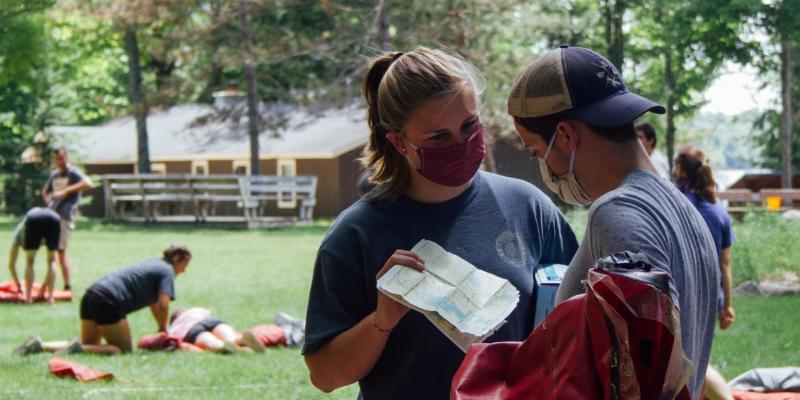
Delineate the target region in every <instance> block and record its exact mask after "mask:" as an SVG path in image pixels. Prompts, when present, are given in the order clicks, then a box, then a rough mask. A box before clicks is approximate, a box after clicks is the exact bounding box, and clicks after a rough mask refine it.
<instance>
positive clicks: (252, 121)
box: [239, 0, 261, 175]
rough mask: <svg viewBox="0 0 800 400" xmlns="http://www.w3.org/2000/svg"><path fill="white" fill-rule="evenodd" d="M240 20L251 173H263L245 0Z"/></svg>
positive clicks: (254, 73) (251, 48)
mask: <svg viewBox="0 0 800 400" xmlns="http://www.w3.org/2000/svg"><path fill="white" fill-rule="evenodd" d="M239 22H240V24H241V29H242V41H243V43H244V79H245V86H246V87H247V132H248V135H249V136H250V174H251V175H261V162H260V157H259V149H258V133H259V127H258V122H259V112H258V96H257V94H256V68H255V65H254V62H253V60H254V57H253V32H252V31H251V30H250V15H249V14H248V12H247V4H246V1H245V0H239Z"/></svg>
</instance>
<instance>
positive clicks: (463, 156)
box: [409, 124, 486, 187]
mask: <svg viewBox="0 0 800 400" xmlns="http://www.w3.org/2000/svg"><path fill="white" fill-rule="evenodd" d="M409 144H410V145H411V147H412V148H414V150H415V151H416V152H417V155H418V156H419V159H420V163H421V164H422V165H420V167H419V169H417V171H418V172H419V173H420V175H422V176H424V177H425V178H428V179H429V180H431V181H433V182H436V183H438V184H440V185H443V186H451V187H455V186H461V185H463V184H465V183H467V182H468V181H469V180H470V179H472V177H473V176H475V172H477V171H478V168H480V166H481V162H482V161H483V155H484V154H486V145H485V144H484V143H483V124H479V125H478V127H477V128H475V130H474V131H472V133H471V134H470V135H469V137H468V138H467V140H465V141H464V143H461V144H457V145H455V146H450V147H445V148H441V149H431V148H422V147H417V146H414V144H413V143H411V142H409Z"/></svg>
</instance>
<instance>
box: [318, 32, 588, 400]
mask: <svg viewBox="0 0 800 400" xmlns="http://www.w3.org/2000/svg"><path fill="white" fill-rule="evenodd" d="M363 89H364V97H365V98H366V102H367V108H368V112H367V115H368V125H369V128H370V137H369V142H368V144H367V146H366V148H365V151H364V157H363V160H362V161H363V164H364V167H365V169H368V170H370V171H372V175H371V177H370V181H371V182H372V183H373V184H374V185H375V187H374V188H373V189H372V190H371V191H370V192H369V193H368V194H367V195H366V196H364V197H363V198H362V199H360V200H359V201H357V202H356V203H355V204H353V205H352V206H351V207H349V208H348V209H347V210H345V211H344V212H342V214H341V215H339V217H338V219H337V220H336V222H335V223H334V224H333V226H332V227H331V229H330V230H329V231H328V233H327V235H326V236H325V238H324V239H323V241H322V244H321V245H320V248H319V250H318V253H317V259H316V263H315V266H314V276H313V280H312V284H311V293H310V296H309V304H308V311H307V317H306V342H305V345H304V346H303V354H304V356H305V360H306V364H307V365H308V368H309V371H310V375H311V382H312V383H313V384H314V386H316V387H317V388H319V389H321V390H323V391H325V392H330V391H332V390H334V389H336V388H339V387H342V386H346V385H349V384H352V383H355V382H358V383H359V386H360V389H361V397H362V398H364V399H371V398H398V399H400V398H402V399H411V398H413V399H426V398H447V397H448V396H449V390H450V382H451V380H452V377H453V375H454V373H455V371H456V370H457V369H458V366H459V365H460V363H461V361H462V360H463V358H464V353H463V352H462V351H461V350H460V349H459V348H458V347H456V345H454V344H453V343H452V342H450V341H449V339H447V337H445V336H444V335H443V334H442V333H441V332H439V331H438V330H437V328H436V327H434V325H433V324H431V323H430V322H429V321H428V320H427V319H426V318H425V316H423V315H422V314H420V313H417V312H410V313H409V312H408V311H409V309H408V308H407V307H405V306H404V305H402V304H400V303H397V302H395V301H393V300H391V299H390V298H389V297H387V296H385V295H383V294H381V293H380V292H378V291H377V290H376V280H377V278H379V277H380V276H382V275H383V274H384V273H385V272H386V271H387V270H388V269H390V268H391V267H393V266H395V265H402V266H405V267H408V268H413V269H416V270H423V269H424V268H425V265H424V262H423V260H422V259H421V258H420V257H418V256H417V255H416V254H414V253H413V252H411V251H409V250H408V249H410V248H412V247H413V246H414V244H416V243H417V242H418V241H419V240H421V239H428V240H431V241H434V242H436V243H437V244H439V245H440V246H442V247H443V248H445V249H446V250H447V251H449V252H451V253H454V254H456V255H458V256H459V257H461V258H463V259H465V260H467V261H468V262H470V263H471V264H473V265H475V266H476V267H478V268H480V269H482V270H485V271H487V272H490V273H492V274H494V275H497V276H500V277H502V278H504V279H507V280H509V281H510V282H511V283H512V284H513V285H514V286H515V287H516V288H517V289H518V290H519V292H520V301H519V304H518V306H517V308H516V309H515V310H514V311H513V312H512V313H511V314H510V315H509V316H508V317H507V323H506V324H505V325H503V326H502V327H501V328H500V329H499V330H498V331H497V332H496V333H495V334H494V335H492V336H490V337H489V338H488V341H507V340H523V339H525V338H526V337H527V336H528V334H529V333H530V332H531V331H532V329H533V313H534V310H535V307H536V304H535V298H534V297H533V296H532V294H533V272H534V269H535V268H536V266H538V265H539V264H547V263H562V264H566V263H569V261H570V260H571V259H572V256H573V255H574V253H575V250H576V249H577V242H576V240H575V236H574V234H573V232H572V230H571V228H570V227H569V225H568V224H567V223H566V221H565V219H564V217H563V215H561V213H560V212H559V211H558V209H557V208H556V207H555V206H554V205H553V203H552V202H551V201H550V200H549V199H548V198H547V197H546V196H544V195H543V194H542V192H541V191H539V190H538V189H536V188H535V187H534V186H532V185H530V184H528V183H526V182H523V181H520V180H516V179H511V178H507V177H502V176H499V175H495V174H491V173H486V172H482V171H479V168H480V166H481V163H482V160H483V157H484V154H485V151H486V147H485V145H484V138H483V135H484V125H483V123H482V121H481V118H480V96H481V81H480V78H479V76H478V74H477V72H476V71H475V69H474V67H472V66H471V65H470V64H469V63H468V62H466V61H465V60H464V59H463V58H461V57H459V56H457V55H455V54H451V53H448V52H445V51H441V50H435V49H428V48H417V49H415V50H413V51H411V52H408V53H400V52H389V53H385V54H383V55H382V56H380V57H378V58H376V59H374V60H373V61H372V63H371V65H370V67H369V70H368V72H367V75H366V77H365V79H364V87H363Z"/></svg>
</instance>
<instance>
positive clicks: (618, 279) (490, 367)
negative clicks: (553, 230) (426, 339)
mask: <svg viewBox="0 0 800 400" xmlns="http://www.w3.org/2000/svg"><path fill="white" fill-rule="evenodd" d="M642 260H643V259H642V258H641V257H640V256H638V255H635V254H634V255H631V254H629V253H618V254H615V255H613V256H611V257H608V258H605V259H603V260H601V261H600V262H598V267H596V268H593V269H591V270H590V271H589V274H588V277H587V282H586V293H585V294H582V295H578V296H575V297H572V298H571V299H569V300H567V301H565V302H564V303H562V304H560V305H559V306H558V307H556V308H555V309H554V310H553V311H552V312H551V313H550V314H549V315H548V316H547V317H546V318H545V319H544V320H543V321H542V323H541V324H539V326H537V327H536V329H535V330H534V331H533V333H531V335H530V336H529V337H528V338H527V339H526V340H525V341H524V342H521V343H519V342H501V343H491V344H474V345H472V346H471V347H470V349H469V352H468V353H467V356H466V358H465V359H464V361H463V363H462V364H461V367H460V368H459V369H458V371H457V372H456V375H455V376H454V377H453V382H452V387H451V398H453V399H586V400H595V399H596V400H627V399H637V400H638V399H678V400H691V395H690V394H689V391H688V389H687V388H686V383H687V382H688V381H689V378H690V377H691V376H692V373H693V370H694V368H693V366H692V364H691V362H690V361H689V360H688V359H687V358H686V357H685V355H684V353H683V349H682V347H681V341H680V322H679V321H680V320H679V314H678V310H677V308H676V307H675V306H674V304H673V303H672V300H671V297H670V294H669V286H668V282H669V277H668V276H667V274H666V273H663V272H656V271H655V270H653V271H651V270H650V266H649V265H647V264H646V263H645V262H644V261H642Z"/></svg>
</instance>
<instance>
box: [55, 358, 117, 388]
mask: <svg viewBox="0 0 800 400" xmlns="http://www.w3.org/2000/svg"><path fill="white" fill-rule="evenodd" d="M47 365H48V367H49V368H50V373H51V374H53V375H55V376H59V377H62V378H63V377H71V378H75V379H77V380H78V381H79V382H89V381H110V380H111V379H114V375H113V374H112V373H110V372H101V371H95V370H93V369H91V368H89V367H87V366H85V365H83V364H79V363H76V362H73V361H68V360H65V359H63V358H59V357H53V358H51V359H50V361H48V362H47Z"/></svg>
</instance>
